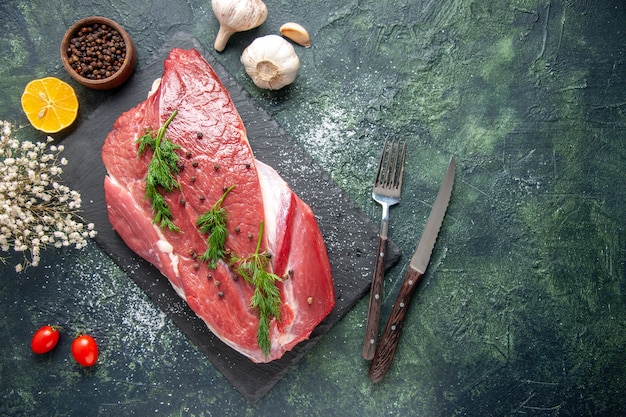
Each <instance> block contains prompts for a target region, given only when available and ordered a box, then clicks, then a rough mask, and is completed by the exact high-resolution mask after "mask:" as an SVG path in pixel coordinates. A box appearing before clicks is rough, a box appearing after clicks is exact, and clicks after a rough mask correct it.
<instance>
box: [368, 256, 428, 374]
mask: <svg viewBox="0 0 626 417" xmlns="http://www.w3.org/2000/svg"><path fill="white" fill-rule="evenodd" d="M421 277H422V274H421V273H420V272H418V271H417V270H416V269H413V268H411V267H409V269H408V271H407V273H406V275H405V276H404V281H403V282H402V287H400V292H399V293H398V297H397V298H396V302H395V303H394V304H393V307H392V308H391V314H390V315H389V320H388V321H387V325H386V326H385V330H383V333H382V335H381V336H380V341H379V343H378V347H377V348H376V354H375V355H374V359H373V360H372V363H371V364H370V369H369V378H370V381H372V382H374V383H376V382H379V381H380V380H382V379H383V377H384V376H385V374H386V373H387V370H388V369H389V367H390V366H391V362H392V361H393V356H394V354H395V353H396V348H397V347H398V341H399V340H400V334H401V333H402V326H403V325H404V319H405V318H406V314H407V311H408V309H409V304H410V302H411V297H412V296H413V293H414V292H415V287H417V283H418V282H419V280H420V278H421Z"/></svg>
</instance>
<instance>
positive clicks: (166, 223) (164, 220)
mask: <svg viewBox="0 0 626 417" xmlns="http://www.w3.org/2000/svg"><path fill="white" fill-rule="evenodd" d="M177 113H178V110H174V112H173V113H172V114H171V115H170V117H169V118H168V119H167V121H166V122H165V124H163V126H161V127H160V128H158V129H157V130H152V131H149V132H147V133H146V134H145V135H143V136H142V137H140V138H139V139H137V143H139V147H138V148H137V155H138V156H142V155H143V154H144V153H145V152H146V150H147V149H150V150H151V151H152V159H151V160H150V163H149V164H148V172H147V175H146V198H147V199H148V200H150V203H151V205H152V211H153V212H154V218H153V219H152V222H153V223H154V224H158V225H159V226H160V227H161V228H165V227H167V228H168V229H169V230H171V231H174V232H180V229H179V228H178V226H176V225H175V224H174V222H173V221H172V217H173V215H172V210H171V209H170V207H169V206H168V205H167V202H166V201H165V198H164V197H163V194H161V192H160V191H159V190H160V189H162V190H164V191H165V192H168V193H169V192H172V191H174V190H175V189H179V188H180V183H179V182H178V181H177V180H176V178H175V177H174V176H175V175H177V174H178V173H179V172H180V168H179V166H178V162H179V161H180V157H179V156H178V154H177V153H176V150H177V149H180V146H179V145H176V144H175V143H172V142H170V140H169V139H168V138H167V136H165V130H166V129H167V127H168V126H169V124H170V123H171V122H172V120H174V117H176V114H177Z"/></svg>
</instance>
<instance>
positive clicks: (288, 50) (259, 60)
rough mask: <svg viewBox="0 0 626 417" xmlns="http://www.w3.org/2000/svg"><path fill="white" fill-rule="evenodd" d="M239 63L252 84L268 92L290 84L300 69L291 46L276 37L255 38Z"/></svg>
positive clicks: (296, 56) (298, 60) (298, 61)
mask: <svg viewBox="0 0 626 417" xmlns="http://www.w3.org/2000/svg"><path fill="white" fill-rule="evenodd" d="M241 63H242V64H243V66H244V67H245V69H246V72H247V73H248V75H249V76H250V78H252V81H253V82H254V84H255V85H256V86H257V87H259V88H264V89H268V90H279V89H281V88H283V87H284V86H286V85H289V84H291V83H292V82H293V81H294V80H295V79H296V75H297V74H298V70H299V69H300V59H299V58H298V55H297V54H296V51H295V49H294V48H293V45H292V44H290V43H289V42H288V41H287V40H285V39H284V38H282V37H280V36H278V35H267V36H262V37H260V38H256V39H255V40H254V41H253V42H252V43H251V44H250V45H249V46H248V47H247V48H246V49H244V51H243V53H242V54H241Z"/></svg>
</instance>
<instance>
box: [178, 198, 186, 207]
mask: <svg viewBox="0 0 626 417" xmlns="http://www.w3.org/2000/svg"><path fill="white" fill-rule="evenodd" d="M178 202H179V203H180V205H181V206H184V205H185V204H187V202H186V201H185V199H184V198H181V199H180V200H178Z"/></svg>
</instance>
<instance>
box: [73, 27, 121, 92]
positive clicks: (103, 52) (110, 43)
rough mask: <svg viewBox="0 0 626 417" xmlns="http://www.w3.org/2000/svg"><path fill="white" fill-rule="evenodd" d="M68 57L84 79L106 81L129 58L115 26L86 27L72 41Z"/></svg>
mask: <svg viewBox="0 0 626 417" xmlns="http://www.w3.org/2000/svg"><path fill="white" fill-rule="evenodd" d="M66 53H67V57H68V58H69V63H70V65H71V67H72V68H73V69H74V71H76V73H77V74H79V75H80V76H82V77H85V78H88V79H91V80H102V79H105V78H109V77H110V76H112V75H113V74H115V73H116V72H117V71H119V69H120V68H121V67H122V65H123V64H124V60H125V59H126V44H125V43H124V39H123V38H122V35H121V34H120V33H119V32H118V31H117V30H115V29H113V28H112V27H110V26H108V25H103V24H99V23H94V24H93V25H90V26H84V27H82V28H80V29H79V30H78V32H77V33H76V35H75V36H74V37H72V39H70V43H69V46H68V48H67V51H66Z"/></svg>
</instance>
